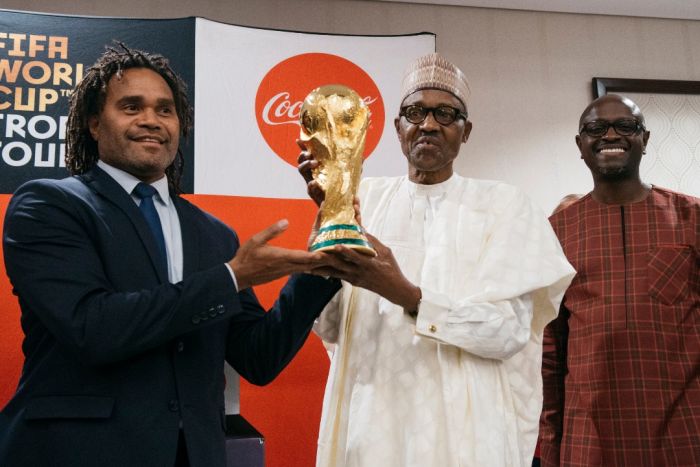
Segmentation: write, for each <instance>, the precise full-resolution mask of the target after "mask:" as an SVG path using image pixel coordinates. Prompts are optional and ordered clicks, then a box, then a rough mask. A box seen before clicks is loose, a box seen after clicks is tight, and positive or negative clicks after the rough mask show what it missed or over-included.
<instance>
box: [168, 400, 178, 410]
mask: <svg viewBox="0 0 700 467" xmlns="http://www.w3.org/2000/svg"><path fill="white" fill-rule="evenodd" d="M168 410H170V411H171V412H177V411H178V404H177V400H176V399H171V400H170V402H168Z"/></svg>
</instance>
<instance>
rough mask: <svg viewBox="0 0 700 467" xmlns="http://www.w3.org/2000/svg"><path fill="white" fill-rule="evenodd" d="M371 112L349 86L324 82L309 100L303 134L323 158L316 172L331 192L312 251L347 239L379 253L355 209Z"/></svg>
mask: <svg viewBox="0 0 700 467" xmlns="http://www.w3.org/2000/svg"><path fill="white" fill-rule="evenodd" d="M369 116H370V112H369V109H368V108H367V105H366V104H365V103H364V101H363V100H362V99H361V98H360V96H358V95H357V93H356V92H355V91H353V90H352V89H350V88H348V87H345V86H341V85H335V84H334V85H327V86H321V87H320V88H317V89H314V90H313V91H311V93H310V94H309V95H308V96H306V99H304V103H303V105H302V107H301V113H300V117H299V118H300V124H301V135H300V139H301V140H302V141H303V142H304V143H305V146H306V148H307V150H308V151H309V152H311V154H313V156H314V158H315V159H316V160H317V161H318V162H319V165H318V167H316V169H314V172H313V176H314V179H315V180H316V181H318V183H319V184H320V185H321V187H322V188H323V190H324V191H325V194H326V197H325V200H324V202H323V205H322V207H321V213H320V224H319V229H318V234H317V235H316V238H315V239H314V241H313V242H312V244H311V247H310V248H309V249H310V250H311V251H321V250H325V249H330V248H333V246H334V245H338V244H342V245H345V246H347V247H348V248H353V249H355V250H357V251H359V252H362V253H365V254H368V255H372V256H375V255H376V252H375V251H374V249H373V248H372V246H371V245H370V243H369V241H368V240H367V238H366V237H365V236H364V234H363V233H362V228H361V227H360V226H359V224H358V223H357V221H356V220H355V210H354V208H353V200H354V197H355V195H356V193H357V188H358V186H359V184H360V175H361V174H362V154H363V152H364V149H365V135H366V133H367V127H368V126H369Z"/></svg>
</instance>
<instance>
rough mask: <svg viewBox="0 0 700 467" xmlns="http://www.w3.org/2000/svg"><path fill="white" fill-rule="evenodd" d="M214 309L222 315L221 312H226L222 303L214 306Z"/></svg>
mask: <svg viewBox="0 0 700 467" xmlns="http://www.w3.org/2000/svg"><path fill="white" fill-rule="evenodd" d="M216 311H217V312H218V313H219V314H220V315H223V314H224V313H225V312H226V308H224V306H223V305H218V306H217V307H216Z"/></svg>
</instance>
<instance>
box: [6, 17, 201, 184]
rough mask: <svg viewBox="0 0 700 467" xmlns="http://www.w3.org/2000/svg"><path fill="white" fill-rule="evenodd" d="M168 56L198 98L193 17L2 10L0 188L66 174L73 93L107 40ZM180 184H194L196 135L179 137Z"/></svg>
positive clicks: (61, 176)
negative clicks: (182, 166)
mask: <svg viewBox="0 0 700 467" xmlns="http://www.w3.org/2000/svg"><path fill="white" fill-rule="evenodd" d="M115 40H116V41H121V42H123V43H125V44H126V45H127V46H129V47H131V48H136V49H141V50H145V51H148V52H155V53H159V54H162V55H164V56H165V57H167V58H168V59H170V63H171V65H172V67H173V69H174V70H175V71H176V72H177V73H178V74H179V75H180V76H181V77H182V78H183V79H184V80H185V82H186V83H187V85H188V90H189V96H190V102H191V104H192V105H194V46H195V18H180V19H160V20H147V19H124V18H90V17H72V16H61V15H44V14H35V13H20V12H13V11H2V10H0V193H12V192H13V191H14V190H15V189H17V187H19V186H20V185H21V184H22V183H24V182H26V181H28V180H31V179H35V178H63V177H66V176H67V175H68V172H67V170H66V169H65V162H64V154H65V130H66V128H65V126H66V121H67V116H68V106H69V99H70V94H71V92H72V90H73V88H74V87H75V85H76V83H77V82H79V81H80V79H81V78H82V76H83V75H84V73H85V72H86V71H87V69H88V68H89V67H90V66H91V65H92V64H93V63H94V62H95V60H97V58H98V57H99V56H100V55H101V54H102V52H104V50H105V46H106V45H112V44H113V43H114V41H115ZM181 149H182V151H183V153H184V155H185V160H186V164H185V170H184V175H183V178H182V182H181V184H182V188H183V190H184V191H185V192H186V193H191V192H192V191H193V186H194V183H193V180H194V173H193V172H194V164H193V157H194V135H192V136H191V137H190V138H189V140H188V141H187V142H186V143H183V142H182V141H181Z"/></svg>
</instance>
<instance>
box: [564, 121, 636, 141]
mask: <svg viewBox="0 0 700 467" xmlns="http://www.w3.org/2000/svg"><path fill="white" fill-rule="evenodd" d="M610 127H613V128H614V129H615V133H617V134H618V135H620V136H631V135H634V134H637V133H638V132H639V131H644V130H645V128H644V125H642V124H641V123H640V122H639V121H638V120H635V119H631V118H625V119H621V120H615V121H614V122H608V121H606V120H595V121H592V122H588V123H584V124H583V126H581V128H580V129H579V130H578V132H579V133H580V134H583V133H586V134H588V135H589V136H593V137H596V138H597V137H600V136H603V135H604V134H606V133H607V132H608V128H610Z"/></svg>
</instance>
